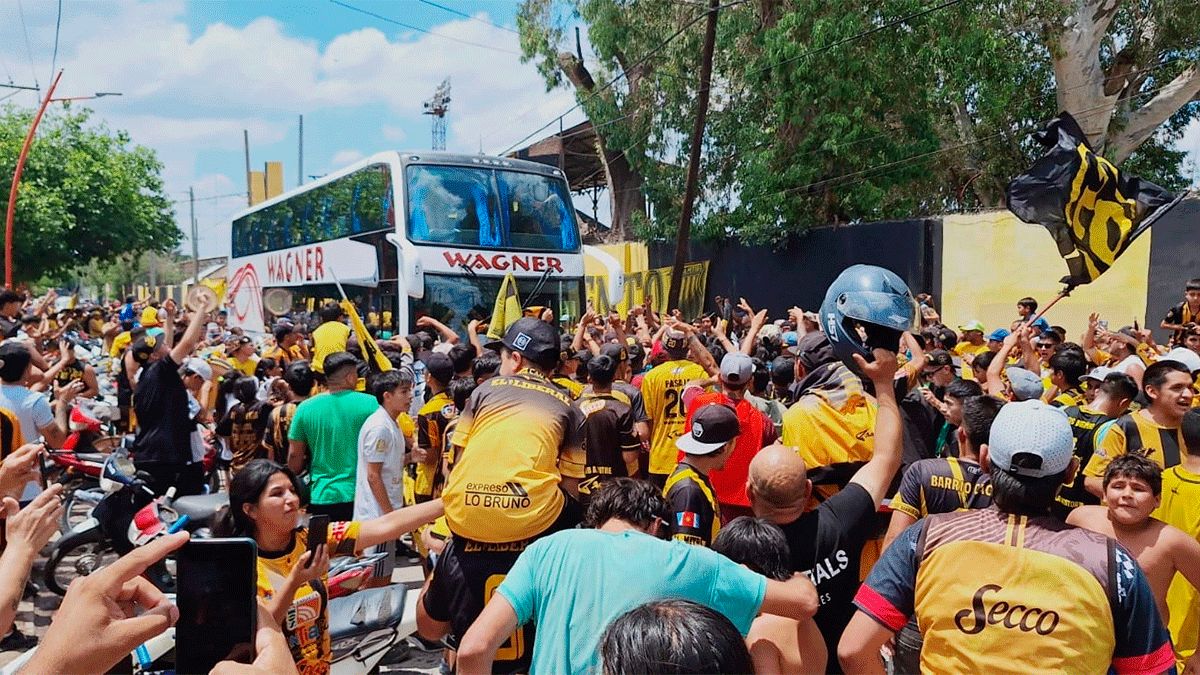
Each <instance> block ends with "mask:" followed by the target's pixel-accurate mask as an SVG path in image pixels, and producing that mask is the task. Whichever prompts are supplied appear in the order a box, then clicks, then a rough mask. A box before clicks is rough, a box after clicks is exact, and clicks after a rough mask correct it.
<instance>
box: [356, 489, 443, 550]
mask: <svg viewBox="0 0 1200 675" xmlns="http://www.w3.org/2000/svg"><path fill="white" fill-rule="evenodd" d="M443 513H445V508H444V507H443V506H442V500H440V499H434V500H431V501H428V502H425V503H423V504H416V505H415V506H406V507H404V508H402V509H396V510H395V511H392V512H391V513H389V514H387V515H385V516H380V517H379V518H372V519H371V520H364V521H363V522H362V523H361V524H360V525H359V528H358V547H359V549H364V548H369V547H371V546H374V545H376V544H382V543H383V542H385V541H392V540H393V539H399V538H400V535H402V534H404V533H405V532H412V531H413V530H415V529H417V528H418V527H420V526H422V525H424V524H425V523H431V522H433V521H434V520H436V519H437V518H438V516H441V515H442V514H443Z"/></svg>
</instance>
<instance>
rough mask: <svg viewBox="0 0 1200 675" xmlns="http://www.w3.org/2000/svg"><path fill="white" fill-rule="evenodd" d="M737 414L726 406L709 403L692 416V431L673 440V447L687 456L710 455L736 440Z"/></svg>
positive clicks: (737, 430)
mask: <svg viewBox="0 0 1200 675" xmlns="http://www.w3.org/2000/svg"><path fill="white" fill-rule="evenodd" d="M739 432H740V427H739V426H738V418H737V413H735V412H734V411H733V408H730V407H729V406H727V405H722V404H720V403H709V404H708V405H705V406H702V407H701V408H700V409H699V410H697V411H696V414H695V415H693V416H692V431H691V433H687V434H684V435H682V436H680V437H679V438H677V439H675V447H677V448H679V449H680V450H682V451H683V452H684V453H686V454H689V455H711V454H713V453H714V452H717V451H718V450H720V449H721V448H723V447H725V444H726V443H728V442H729V441H732V440H733V439H735V438H737V436H738V433H739Z"/></svg>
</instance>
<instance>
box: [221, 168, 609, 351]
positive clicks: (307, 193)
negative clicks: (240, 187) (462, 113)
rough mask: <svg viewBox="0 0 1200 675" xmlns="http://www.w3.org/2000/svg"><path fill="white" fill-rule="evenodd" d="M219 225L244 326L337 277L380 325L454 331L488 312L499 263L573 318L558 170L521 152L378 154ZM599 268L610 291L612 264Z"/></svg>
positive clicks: (573, 283) (572, 230) (572, 226)
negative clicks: (226, 232) (430, 325)
mask: <svg viewBox="0 0 1200 675" xmlns="http://www.w3.org/2000/svg"><path fill="white" fill-rule="evenodd" d="M231 230H232V237H231V247H230V257H229V267H228V269H229V272H228V280H227V292H226V298H227V300H226V304H227V306H228V309H229V322H230V324H231V325H236V326H241V327H242V328H243V329H245V330H247V331H252V332H259V331H263V330H264V329H265V328H266V327H267V326H269V324H270V323H271V322H272V321H273V320H274V315H275V314H276V313H283V311H284V310H285V309H286V310H288V311H290V312H291V313H292V314H293V316H301V317H303V316H305V315H306V313H312V312H314V311H316V310H317V309H319V307H320V305H321V303H322V302H324V301H325V300H337V299H340V295H339V293H338V290H337V287H336V282H340V283H341V285H342V288H343V289H344V290H345V292H346V295H347V296H348V297H349V298H350V300H351V301H353V302H354V303H355V305H356V306H357V307H358V308H359V311H360V312H361V313H362V314H363V319H364V320H365V321H366V322H367V323H368V325H374V326H376V327H377V328H379V330H380V331H383V332H400V333H405V332H409V331H411V330H412V329H413V328H414V325H415V322H416V320H417V319H418V318H419V317H421V316H425V315H428V316H432V317H434V318H436V319H438V320H439V321H441V322H443V323H445V324H446V325H447V326H450V327H451V328H453V329H454V330H455V331H457V332H459V333H465V331H466V326H467V323H468V322H469V321H470V320H471V319H473V318H477V319H482V320H484V321H486V320H487V319H488V318H489V317H490V316H491V312H492V307H493V303H494V302H495V299H496V294H497V292H498V291H499V288H500V284H501V281H502V279H503V277H504V276H505V275H506V274H509V273H511V274H513V275H514V277H515V278H516V279H517V286H518V293H519V295H520V297H521V300H522V303H523V304H525V305H526V306H533V305H537V306H545V307H549V308H551V309H552V310H553V311H554V313H555V315H556V316H557V317H563V316H564V315H568V316H570V317H572V318H578V317H579V315H580V312H581V310H582V308H583V303H584V295H583V294H584V288H583V269H584V263H583V257H584V252H583V249H584V248H589V249H590V248H591V247H584V246H582V245H581V242H580V234H579V228H578V226H577V219H576V216H575V209H574V207H573V206H572V203H571V195H570V191H569V189H568V186H567V181H566V179H565V177H564V176H563V173H562V172H561V171H560V170H559V169H557V168H555V167H551V166H546V165H543V164H537V163H534V162H526V161H522V160H515V159H506V158H500V157H486V156H476V155H459V154H451V153H444V152H382V153H379V154H376V155H373V156H371V157H368V158H366V159H363V160H360V161H359V162H356V163H355V164H353V165H351V166H348V167H346V168H344V169H342V170H340V171H337V172H334V173H331V174H329V175H327V176H324V177H322V178H321V179H320V180H317V181H314V182H312V183H308V184H306V185H303V186H301V187H299V188H296V189H294V190H291V191H289V192H286V193H284V194H282V195H279V196H278V197H275V198H273V199H270V200H268V201H265V202H263V203H261V204H258V205H256V206H254V207H252V208H250V209H247V210H245V211H242V212H241V213H238V214H237V215H235V216H234V218H233V221H232V227H231ZM600 257H601V258H602V261H603V262H604V263H605V264H606V265H607V266H609V267H612V266H614V265H616V261H615V260H613V259H612V258H610V257H608V256H605V255H603V254H600ZM609 278H610V281H611V280H615V281H614V282H612V284H611V285H613V286H614V288H613V289H612V292H613V293H614V295H615V294H616V293H618V292H619V290H620V289H619V287H618V284H619V283H620V281H621V273H620V269H619V267H618V268H616V269H612V270H611V271H610V273H609ZM271 289H285V290H286V291H287V292H286V293H281V292H278V291H274V292H273V291H272V290H271ZM264 294H267V298H268V302H266V303H265V304H264ZM281 298H282V302H283V304H284V305H286V306H285V307H281V306H280V302H281V300H280V299H281Z"/></svg>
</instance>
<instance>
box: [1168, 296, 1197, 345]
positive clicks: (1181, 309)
mask: <svg viewBox="0 0 1200 675" xmlns="http://www.w3.org/2000/svg"><path fill="white" fill-rule="evenodd" d="M1196 319H1197V317H1196V316H1193V315H1192V311H1191V310H1190V309H1188V306H1187V302H1181V303H1179V304H1178V305H1175V306H1174V307H1172V308H1171V309H1168V310H1167V315H1166V316H1164V317H1163V321H1165V322H1166V323H1169V324H1174V325H1176V326H1184V325H1187V324H1189V323H1196ZM1171 339H1172V340H1174V341H1175V342H1179V341H1180V340H1182V339H1183V331H1181V330H1177V331H1175V332H1173V333H1171Z"/></svg>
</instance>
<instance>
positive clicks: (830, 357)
mask: <svg viewBox="0 0 1200 675" xmlns="http://www.w3.org/2000/svg"><path fill="white" fill-rule="evenodd" d="M788 352H789V353H790V354H791V355H792V356H795V357H796V360H797V361H799V362H800V364H801V365H802V366H804V371H805V372H807V373H811V372H812V371H814V370H816V369H817V366H822V365H825V364H826V363H833V362H834V361H837V360H838V357H837V354H834V353H833V346H832V345H830V344H829V338H828V337H827V336H826V335H825V334H824V333H819V332H816V331H814V332H811V333H805V334H804V335H803V336H802V337H801V338H800V339H799V340H798V341H797V342H796V346H795V347H789V348H788Z"/></svg>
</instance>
